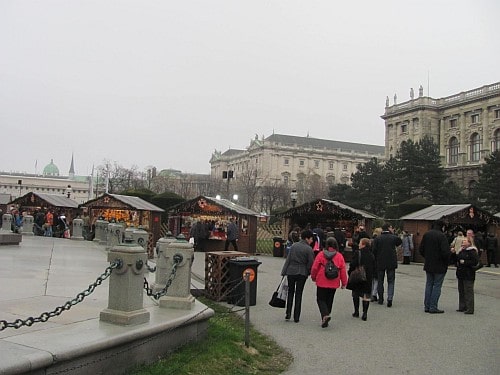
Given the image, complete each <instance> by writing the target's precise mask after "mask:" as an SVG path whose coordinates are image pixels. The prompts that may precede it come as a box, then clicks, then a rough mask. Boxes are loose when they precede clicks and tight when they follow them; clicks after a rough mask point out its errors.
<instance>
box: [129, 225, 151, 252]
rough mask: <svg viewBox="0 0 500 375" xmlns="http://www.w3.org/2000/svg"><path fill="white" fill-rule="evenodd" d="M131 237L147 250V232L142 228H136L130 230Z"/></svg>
mask: <svg viewBox="0 0 500 375" xmlns="http://www.w3.org/2000/svg"><path fill="white" fill-rule="evenodd" d="M132 239H133V240H134V242H136V243H137V244H139V245H141V246H142V247H143V249H144V250H146V251H147V248H148V239H149V234H148V232H146V231H145V230H144V229H142V228H137V229H135V230H134V231H133V232H132Z"/></svg>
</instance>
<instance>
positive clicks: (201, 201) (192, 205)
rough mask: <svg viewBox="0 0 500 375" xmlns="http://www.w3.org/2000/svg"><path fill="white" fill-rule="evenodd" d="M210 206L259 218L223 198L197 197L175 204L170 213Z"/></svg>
mask: <svg viewBox="0 0 500 375" xmlns="http://www.w3.org/2000/svg"><path fill="white" fill-rule="evenodd" d="M207 203H208V204H212V205H216V206H220V207H223V208H225V209H226V210H228V211H229V212H232V213H235V214H238V215H250V216H261V215H260V214H259V213H258V212H255V211H253V210H251V209H249V208H246V207H243V206H240V205H239V204H237V203H234V202H232V201H230V200H228V199H224V198H220V199H217V198H213V197H205V196H199V197H197V198H194V199H191V200H189V201H186V202H182V203H179V204H176V205H175V206H172V207H171V211H177V212H180V211H194V210H195V209H198V210H199V209H200V208H203V207H204V206H205V205H206V204H207Z"/></svg>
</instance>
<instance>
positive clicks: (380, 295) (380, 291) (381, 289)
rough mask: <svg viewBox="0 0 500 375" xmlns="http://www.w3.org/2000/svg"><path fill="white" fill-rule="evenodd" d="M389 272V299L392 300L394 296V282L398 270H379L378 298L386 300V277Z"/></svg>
mask: <svg viewBox="0 0 500 375" xmlns="http://www.w3.org/2000/svg"><path fill="white" fill-rule="evenodd" d="M386 273H387V300H388V301H392V298H393V297H394V284H395V282H396V270H395V269H394V270H382V271H378V299H379V302H380V301H384V278H385V274H386Z"/></svg>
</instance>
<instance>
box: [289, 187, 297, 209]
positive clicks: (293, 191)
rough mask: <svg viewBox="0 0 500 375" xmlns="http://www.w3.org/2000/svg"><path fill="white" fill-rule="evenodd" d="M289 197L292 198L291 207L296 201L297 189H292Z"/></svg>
mask: <svg viewBox="0 0 500 375" xmlns="http://www.w3.org/2000/svg"><path fill="white" fill-rule="evenodd" d="M290 199H291V200H292V207H295V204H296V203H297V190H295V189H292V192H291V193H290Z"/></svg>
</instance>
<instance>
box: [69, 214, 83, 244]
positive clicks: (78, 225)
mask: <svg viewBox="0 0 500 375" xmlns="http://www.w3.org/2000/svg"><path fill="white" fill-rule="evenodd" d="M71 239H72V240H76V241H83V220H82V219H74V220H73V235H72V236H71Z"/></svg>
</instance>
